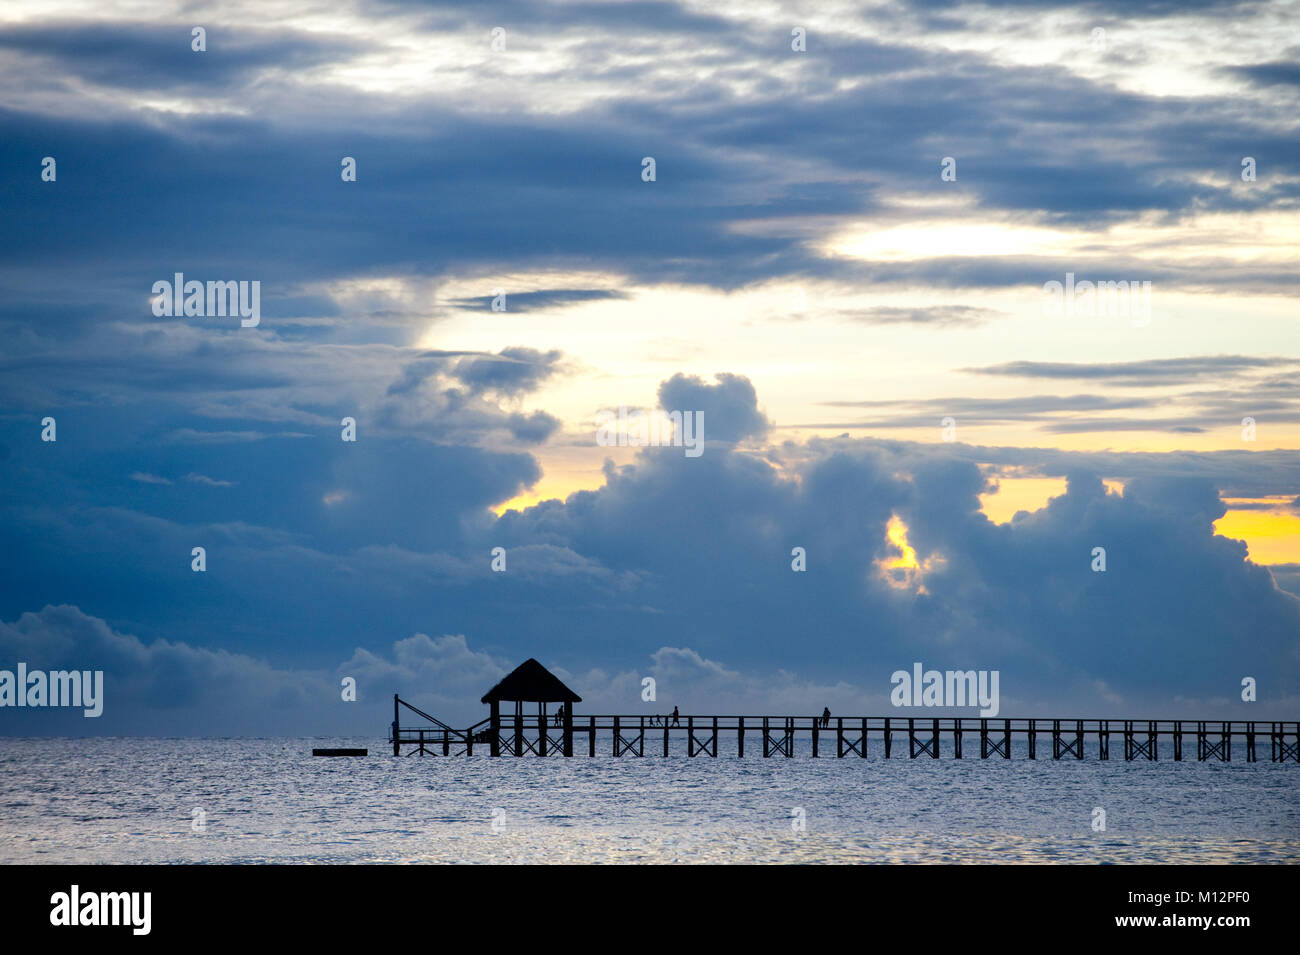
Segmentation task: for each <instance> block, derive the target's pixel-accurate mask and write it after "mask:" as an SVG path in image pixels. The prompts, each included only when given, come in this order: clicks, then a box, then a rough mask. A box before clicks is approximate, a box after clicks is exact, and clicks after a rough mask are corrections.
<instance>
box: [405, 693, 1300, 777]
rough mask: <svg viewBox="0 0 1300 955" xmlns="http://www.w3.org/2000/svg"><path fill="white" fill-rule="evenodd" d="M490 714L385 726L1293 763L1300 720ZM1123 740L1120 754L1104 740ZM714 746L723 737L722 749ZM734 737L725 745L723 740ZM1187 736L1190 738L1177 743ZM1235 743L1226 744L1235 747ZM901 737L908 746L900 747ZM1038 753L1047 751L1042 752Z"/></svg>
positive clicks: (736, 749)
mask: <svg viewBox="0 0 1300 955" xmlns="http://www.w3.org/2000/svg"><path fill="white" fill-rule="evenodd" d="M403 707H405V708H406V709H407V710H410V711H411V712H413V713H415V714H416V715H418V716H420V717H422V718H423V719H424V720H425V721H426V722H425V724H424V725H419V726H409V725H408V726H402V725H401V718H400V713H401V708H403ZM493 709H494V712H493V715H491V716H489V717H488V718H487V719H485V720H482V721H480V722H478V723H475V724H474V725H473V726H470V727H468V728H467V729H455V728H453V727H451V726H448V725H447V724H445V723H443V722H441V721H439V720H437V719H435V718H434V717H432V716H429V715H428V714H427V713H424V712H423V711H422V710H419V709H417V708H416V707H414V706H412V705H411V704H410V703H407V702H406V701H405V700H402V699H400V698H399V697H398V696H396V695H394V697H393V726H392V733H391V736H390V739H389V741H390V742H391V743H392V745H393V755H394V756H402V755H406V756H413V755H420V756H473V755H474V754H475V753H476V752H477V753H479V754H480V755H492V756H498V755H503V754H504V755H509V756H525V755H531V756H573V755H575V754H579V755H586V756H589V757H591V756H596V755H597V754H598V753H599V754H601V755H609V756H614V757H626V756H632V757H644V756H645V755H646V754H647V753H649V754H650V755H652V756H654V755H659V756H668V755H670V754H671V753H672V752H673V751H674V747H676V752H678V753H685V754H686V755H687V756H688V757H696V756H707V757H710V758H716V757H717V756H718V755H719V753H720V752H721V753H722V755H728V756H732V755H734V756H735V757H737V758H744V756H745V751H746V745H745V744H746V742H749V743H750V753H751V754H753V753H756V752H758V749H755V748H754V747H753V744H754V742H757V743H759V745H760V747H761V751H762V754H763V757H764V758H768V759H771V758H776V757H779V758H784V759H790V758H793V757H794V756H795V754H796V751H798V752H799V753H800V754H804V753H806V754H808V755H809V756H810V757H812V758H819V757H823V756H830V755H831V754H832V753H833V754H834V755H835V757H837V758H839V759H844V758H845V757H849V758H862V759H865V758H866V756H867V753H868V752H872V753H878V754H879V755H880V756H882V757H883V758H885V759H897V758H901V757H903V755H904V753H905V754H906V756H907V758H909V759H918V758H928V759H938V758H939V757H940V755H941V754H942V755H944V756H948V757H951V758H955V759H963V758H968V757H971V756H974V754H975V750H974V749H969V750H968V749H966V748H965V747H964V746H963V743H965V742H973V741H975V740H978V741H979V750H978V752H979V758H980V759H1011V757H1012V751H1013V744H1018V752H1020V753H1022V754H1023V755H1024V757H1025V758H1028V759H1038V758H1039V743H1040V742H1042V741H1045V740H1050V741H1051V750H1050V752H1051V756H1052V759H1057V760H1059V759H1076V760H1077V759H1084V758H1085V757H1087V758H1094V759H1102V760H1108V759H1111V758H1112V754H1113V755H1114V757H1115V758H1119V756H1120V753H1121V752H1122V754H1123V758H1124V759H1125V760H1157V759H1160V758H1161V754H1162V753H1163V754H1164V757H1165V758H1166V759H1168V758H1172V759H1173V760H1174V761H1175V762H1181V761H1182V760H1183V759H1184V757H1185V756H1186V758H1187V759H1191V757H1192V753H1193V750H1192V748H1191V746H1190V743H1191V742H1192V741H1195V746H1196V748H1195V758H1196V759H1197V760H1199V761H1201V762H1206V761H1222V762H1227V761H1230V760H1231V759H1232V755H1233V751H1234V749H1235V750H1236V752H1237V755H1238V758H1244V759H1245V760H1246V762H1256V761H1257V760H1258V759H1259V758H1260V754H1261V752H1262V750H1263V748H1264V745H1265V744H1267V746H1268V754H1269V760H1270V761H1272V762H1275V763H1277V762H1300V721H1296V720H1287V721H1281V722H1278V721H1259V720H1214V721H1209V720H1110V719H1068V720H1067V719H1001V718H999V719H980V718H978V717H977V718H966V717H930V718H924V717H896V716H895V717H889V716H852V717H850V716H834V717H831V718H830V719H829V720H824V719H823V718H822V717H820V716H713V715H708V716H699V715H690V716H687V715H681V716H679V717H678V718H677V719H676V720H674V719H672V718H671V717H667V716H662V715H654V716H647V715H643V714H635V715H628V714H612V715H598V714H590V715H589V714H582V713H574V712H572V705H571V704H568V705H565V706H564V708H563V713H562V714H561V715H560V716H559V717H558V718H557V717H556V716H553V715H547V713H546V711H545V704H542V705H541V706H539V710H538V713H537V714H531V713H530V714H524V712H523V709H522V706H519V705H517V706H516V707H515V711H514V713H513V714H509V715H508V717H507V718H505V719H502V718H501V715H500V713H499V712H496V707H495V706H494V707H493ZM1113 739H1114V741H1116V742H1118V741H1120V740H1122V742H1123V749H1122V751H1121V750H1120V749H1119V748H1118V747H1117V748H1115V749H1112V748H1111V742H1112V740H1113ZM720 742H721V743H722V744H723V746H722V747H720V745H719V744H720ZM728 743H734V745H727V744H728ZM1184 744H1189V745H1186V746H1185V745H1184ZM1234 744H1235V745H1234ZM904 745H905V749H904ZM1042 752H1043V755H1044V756H1045V755H1046V753H1047V752H1048V751H1047V750H1046V749H1044V750H1043V751H1042Z"/></svg>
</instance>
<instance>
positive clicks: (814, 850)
mask: <svg viewBox="0 0 1300 955" xmlns="http://www.w3.org/2000/svg"><path fill="white" fill-rule="evenodd" d="M312 746H367V747H369V748H370V752H371V755H370V756H368V757H365V758H360V759H324V758H313V757H312V756H311V755H310V754H311V749H312ZM683 747H684V743H683ZM1039 754H1040V758H1039V759H1038V760H1037V761H1033V762H1031V761H1029V760H1027V759H1025V758H1023V757H1024V754H1023V752H1021V753H1017V754H1016V758H1015V759H1012V760H1009V761H1008V760H1002V759H989V760H980V759H971V758H970V757H969V755H968V756H967V758H965V759H962V760H954V759H951V758H948V757H947V756H946V755H945V758H943V759H940V760H933V759H928V758H922V759H916V760H909V759H906V758H904V759H891V760H888V761H885V760H883V759H881V758H880V754H879V753H872V754H871V756H870V757H869V758H868V759H866V760H863V759H858V758H856V757H853V758H846V759H834V758H829V759H828V758H824V757H823V758H820V759H815V760H814V759H810V758H808V754H807V753H806V752H804V753H800V754H797V755H796V756H795V757H794V758H792V759H786V758H774V759H763V758H761V757H759V758H750V757H748V756H747V757H746V758H745V759H744V760H737V759H735V758H734V755H728V754H727V752H726V750H725V747H724V749H723V751H722V754H721V755H720V757H719V758H717V759H711V758H707V757H696V758H695V759H688V758H686V757H685V756H684V755H681V756H675V757H671V758H668V759H663V758H651V757H649V756H647V757H646V758H644V759H636V758H631V757H624V758H622V759H613V758H611V757H609V756H608V755H605V756H597V757H595V758H594V759H593V758H589V757H586V756H575V757H574V758H572V759H563V758H551V759H545V760H543V759H536V758H526V759H513V758H500V759H492V758H490V757H486V756H475V757H473V758H471V759H466V758H464V757H459V758H449V759H444V758H429V757H425V758H419V757H404V758H401V759H394V758H393V757H392V756H391V755H390V754H388V753H387V752H385V750H384V748H383V745H382V743H377V742H376V741H375V740H373V739H366V740H338V739H332V740H310V739H260V740H256V739H255V740H247V739H244V740H175V739H169V740H156V739H97V740H71V739H66V740H33V739H0V862H6V863H12V862H56V863H66V862H94V863H118V862H526V863H532V862H538V863H546V862H674V861H680V862H896V861H905V862H1002V861H1022V862H1057V861H1068V862H1100V861H1105V862H1290V863H1294V862H1297V861H1300V765H1297V764H1295V763H1290V764H1274V763H1269V762H1258V763H1245V762H1233V763H1198V762H1195V761H1192V762H1181V763H1175V762H1173V761H1172V760H1170V761H1165V760H1161V761H1159V762H1131V763H1126V762H1123V761H1122V760H1112V761H1109V762H1098V761H1096V760H1094V759H1092V758H1089V759H1086V760H1084V761H1082V762H1079V761H1076V760H1062V761H1060V762H1055V761H1053V760H1051V759H1046V760H1045V759H1042V758H1041V755H1042V747H1041V746H1040V749H1039ZM1089 755H1090V757H1091V754H1089ZM1265 755H1267V753H1265ZM1095 807H1100V808H1101V809H1103V810H1104V811H1105V814H1106V815H1105V823H1106V828H1105V831H1102V832H1095V831H1093V819H1094V808H1095ZM196 809H198V810H201V811H202V819H203V820H204V821H205V823H206V824H205V826H204V827H203V828H202V830H201V831H195V828H194V823H195V820H196V819H197V818H199V817H197V816H196V814H195V810H196ZM796 810H802V817H801V818H802V819H803V820H804V821H805V824H806V830H805V831H803V832H797V831H795V829H794V828H793V827H792V823H793V822H795V821H797V819H798V818H800V816H799V814H798V813H797V811H796ZM494 823H495V828H494Z"/></svg>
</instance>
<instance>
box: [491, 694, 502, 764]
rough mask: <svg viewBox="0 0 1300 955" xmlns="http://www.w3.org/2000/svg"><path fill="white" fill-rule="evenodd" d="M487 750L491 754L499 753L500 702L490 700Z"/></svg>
mask: <svg viewBox="0 0 1300 955" xmlns="http://www.w3.org/2000/svg"><path fill="white" fill-rule="evenodd" d="M488 752H489V753H490V754H491V755H493V756H500V755H501V704H500V703H498V702H497V701H496V700H493V701H492V715H491V719H490V721H489V723H488Z"/></svg>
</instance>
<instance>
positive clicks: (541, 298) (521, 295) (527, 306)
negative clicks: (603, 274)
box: [452, 288, 628, 312]
mask: <svg viewBox="0 0 1300 955" xmlns="http://www.w3.org/2000/svg"><path fill="white" fill-rule="evenodd" d="M506 292H507V295H506V308H507V310H508V311H511V312H536V311H543V310H545V309H552V308H555V307H556V306H564V305H569V304H573V303H580V302H600V301H608V300H610V299H626V298H627V297H628V296H627V293H625V292H620V291H618V290H616V289H595V288H552V289H540V290H538V291H535V292H511V291H510V290H509V289H506ZM494 299H495V296H494V295H480V296H478V297H476V298H458V299H455V300H453V301H452V304H453V305H454V306H456V307H457V308H461V309H465V310H467V311H476V310H480V309H482V310H488V309H490V308H491V306H492V303H493V301H494Z"/></svg>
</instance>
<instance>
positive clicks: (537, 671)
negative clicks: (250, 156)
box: [482, 657, 582, 703]
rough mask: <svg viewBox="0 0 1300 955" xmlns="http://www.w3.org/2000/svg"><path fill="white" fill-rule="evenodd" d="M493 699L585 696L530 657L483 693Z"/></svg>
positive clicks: (578, 699)
mask: <svg viewBox="0 0 1300 955" xmlns="http://www.w3.org/2000/svg"><path fill="white" fill-rule="evenodd" d="M493 700H510V701H512V702H513V701H515V700H522V701H524V702H525V703H581V702H582V697H580V696H578V694H577V693H574V692H573V691H572V690H570V689H569V688H568V687H567V686H565V685H564V684H563V683H561V682H560V680H559V678H558V677H556V675H555V674H554V673H552V672H551V671H550V670H548V669H546V667H544V666H542V665H541V664H540V663H538V662H537V661H536V660H534V659H533V658H532V657H529V658H528V659H527V660H525V661H524V662H523V663H521V664H519V666H517V667H515V668H514V669H513V670H512V671H511V672H510V673H509V674H508V675H507V676H506V677H505V678H504V679H502V680H501V682H500V683H498V684H497V685H496V686H494V687H492V689H490V690H488V691H487V693H485V694H484V695H483V699H482V702H484V703H491V702H492V701H493Z"/></svg>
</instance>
